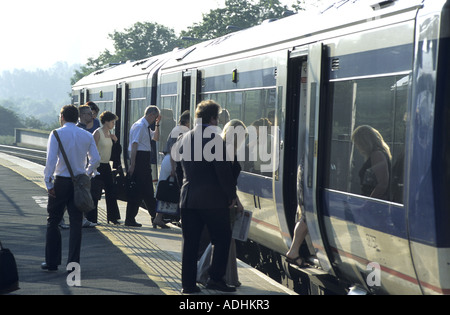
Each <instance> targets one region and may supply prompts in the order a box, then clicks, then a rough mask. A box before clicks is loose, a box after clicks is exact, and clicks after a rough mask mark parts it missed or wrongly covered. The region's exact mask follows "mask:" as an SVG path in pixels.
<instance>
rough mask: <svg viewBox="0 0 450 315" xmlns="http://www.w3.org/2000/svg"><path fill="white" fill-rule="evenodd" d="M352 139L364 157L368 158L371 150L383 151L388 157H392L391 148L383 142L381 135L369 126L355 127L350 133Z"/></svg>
mask: <svg viewBox="0 0 450 315" xmlns="http://www.w3.org/2000/svg"><path fill="white" fill-rule="evenodd" d="M352 141H353V142H354V143H355V145H357V146H358V148H359V149H360V150H361V153H362V154H363V155H364V156H365V157H366V158H369V157H370V154H371V153H372V152H374V151H377V150H379V151H382V152H385V153H386V154H387V155H388V157H389V159H392V155H391V150H390V149H389V146H388V145H387V143H386V142H384V139H383V136H382V135H381V134H380V133H379V132H378V130H376V129H375V128H373V127H371V126H368V125H362V126H359V127H358V128H356V129H355V131H353V133H352Z"/></svg>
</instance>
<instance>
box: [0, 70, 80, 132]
mask: <svg viewBox="0 0 450 315" xmlns="http://www.w3.org/2000/svg"><path fill="white" fill-rule="evenodd" d="M79 67H80V66H69V65H68V64H67V63H65V62H58V63H56V64H55V65H54V66H53V67H52V68H50V69H47V70H41V69H38V70H36V71H26V70H14V71H4V72H3V73H1V74H0V106H2V107H5V108H9V109H11V110H13V111H14V112H16V113H18V114H19V117H20V118H21V119H25V118H27V117H33V118H36V119H39V120H41V121H42V122H44V123H46V124H49V123H53V122H54V121H56V120H57V116H58V114H59V109H60V108H61V107H62V106H63V105H66V104H69V103H70V92H71V86H70V78H71V77H72V76H73V74H74V72H75V70H77V69H79Z"/></svg>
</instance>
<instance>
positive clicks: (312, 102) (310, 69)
mask: <svg viewBox="0 0 450 315" xmlns="http://www.w3.org/2000/svg"><path fill="white" fill-rule="evenodd" d="M323 50H324V48H323V44H322V43H317V44H312V45H310V46H309V47H308V56H307V63H306V64H304V68H303V69H306V71H307V74H306V76H304V78H306V90H307V95H306V106H305V114H304V115H305V117H304V124H305V127H306V128H305V131H304V136H303V137H304V140H302V141H304V144H303V145H304V157H303V162H304V166H303V172H304V177H303V198H304V207H305V217H306V221H307V225H308V230H309V236H310V237H311V241H312V245H313V246H314V250H315V252H316V257H317V259H318V260H319V262H320V265H321V267H322V269H323V270H324V271H326V272H328V273H330V274H332V275H334V270H333V269H332V265H331V261H330V257H332V256H331V252H330V251H331V250H330V247H329V244H328V242H327V240H328V238H327V236H326V229H325V222H324V216H323V213H322V208H321V207H320V204H319V200H320V198H319V191H318V187H319V183H320V181H321V173H320V168H319V167H318V165H319V158H320V155H319V146H318V143H319V138H320V137H321V133H322V126H321V125H320V124H319V117H320V114H321V110H322V108H321V107H320V104H321V102H322V99H323V94H324V89H323V83H324V82H323V77H322V71H323V67H322V66H323V63H324V61H323V59H324V54H323ZM319 130H320V132H319Z"/></svg>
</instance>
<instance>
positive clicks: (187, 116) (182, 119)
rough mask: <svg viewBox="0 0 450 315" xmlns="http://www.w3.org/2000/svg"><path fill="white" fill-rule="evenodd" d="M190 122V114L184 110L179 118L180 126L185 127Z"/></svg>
mask: <svg viewBox="0 0 450 315" xmlns="http://www.w3.org/2000/svg"><path fill="white" fill-rule="evenodd" d="M190 122H191V113H190V112H189V110H185V111H184V112H183V113H182V114H181V116H180V121H179V123H180V125H183V126H186V125H187V124H188V123H190Z"/></svg>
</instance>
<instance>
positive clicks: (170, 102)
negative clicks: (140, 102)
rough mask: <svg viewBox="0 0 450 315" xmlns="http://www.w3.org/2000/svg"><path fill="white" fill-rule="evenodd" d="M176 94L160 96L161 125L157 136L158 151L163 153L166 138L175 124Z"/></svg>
mask: <svg viewBox="0 0 450 315" xmlns="http://www.w3.org/2000/svg"><path fill="white" fill-rule="evenodd" d="M176 106H177V96H176V95H172V96H164V97H161V106H160V110H161V127H160V137H159V152H161V153H163V152H164V150H165V147H166V143H167V138H168V137H169V134H170V132H171V131H172V129H173V128H174V127H175V125H176V119H177V115H176V114H177V111H176Z"/></svg>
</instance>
